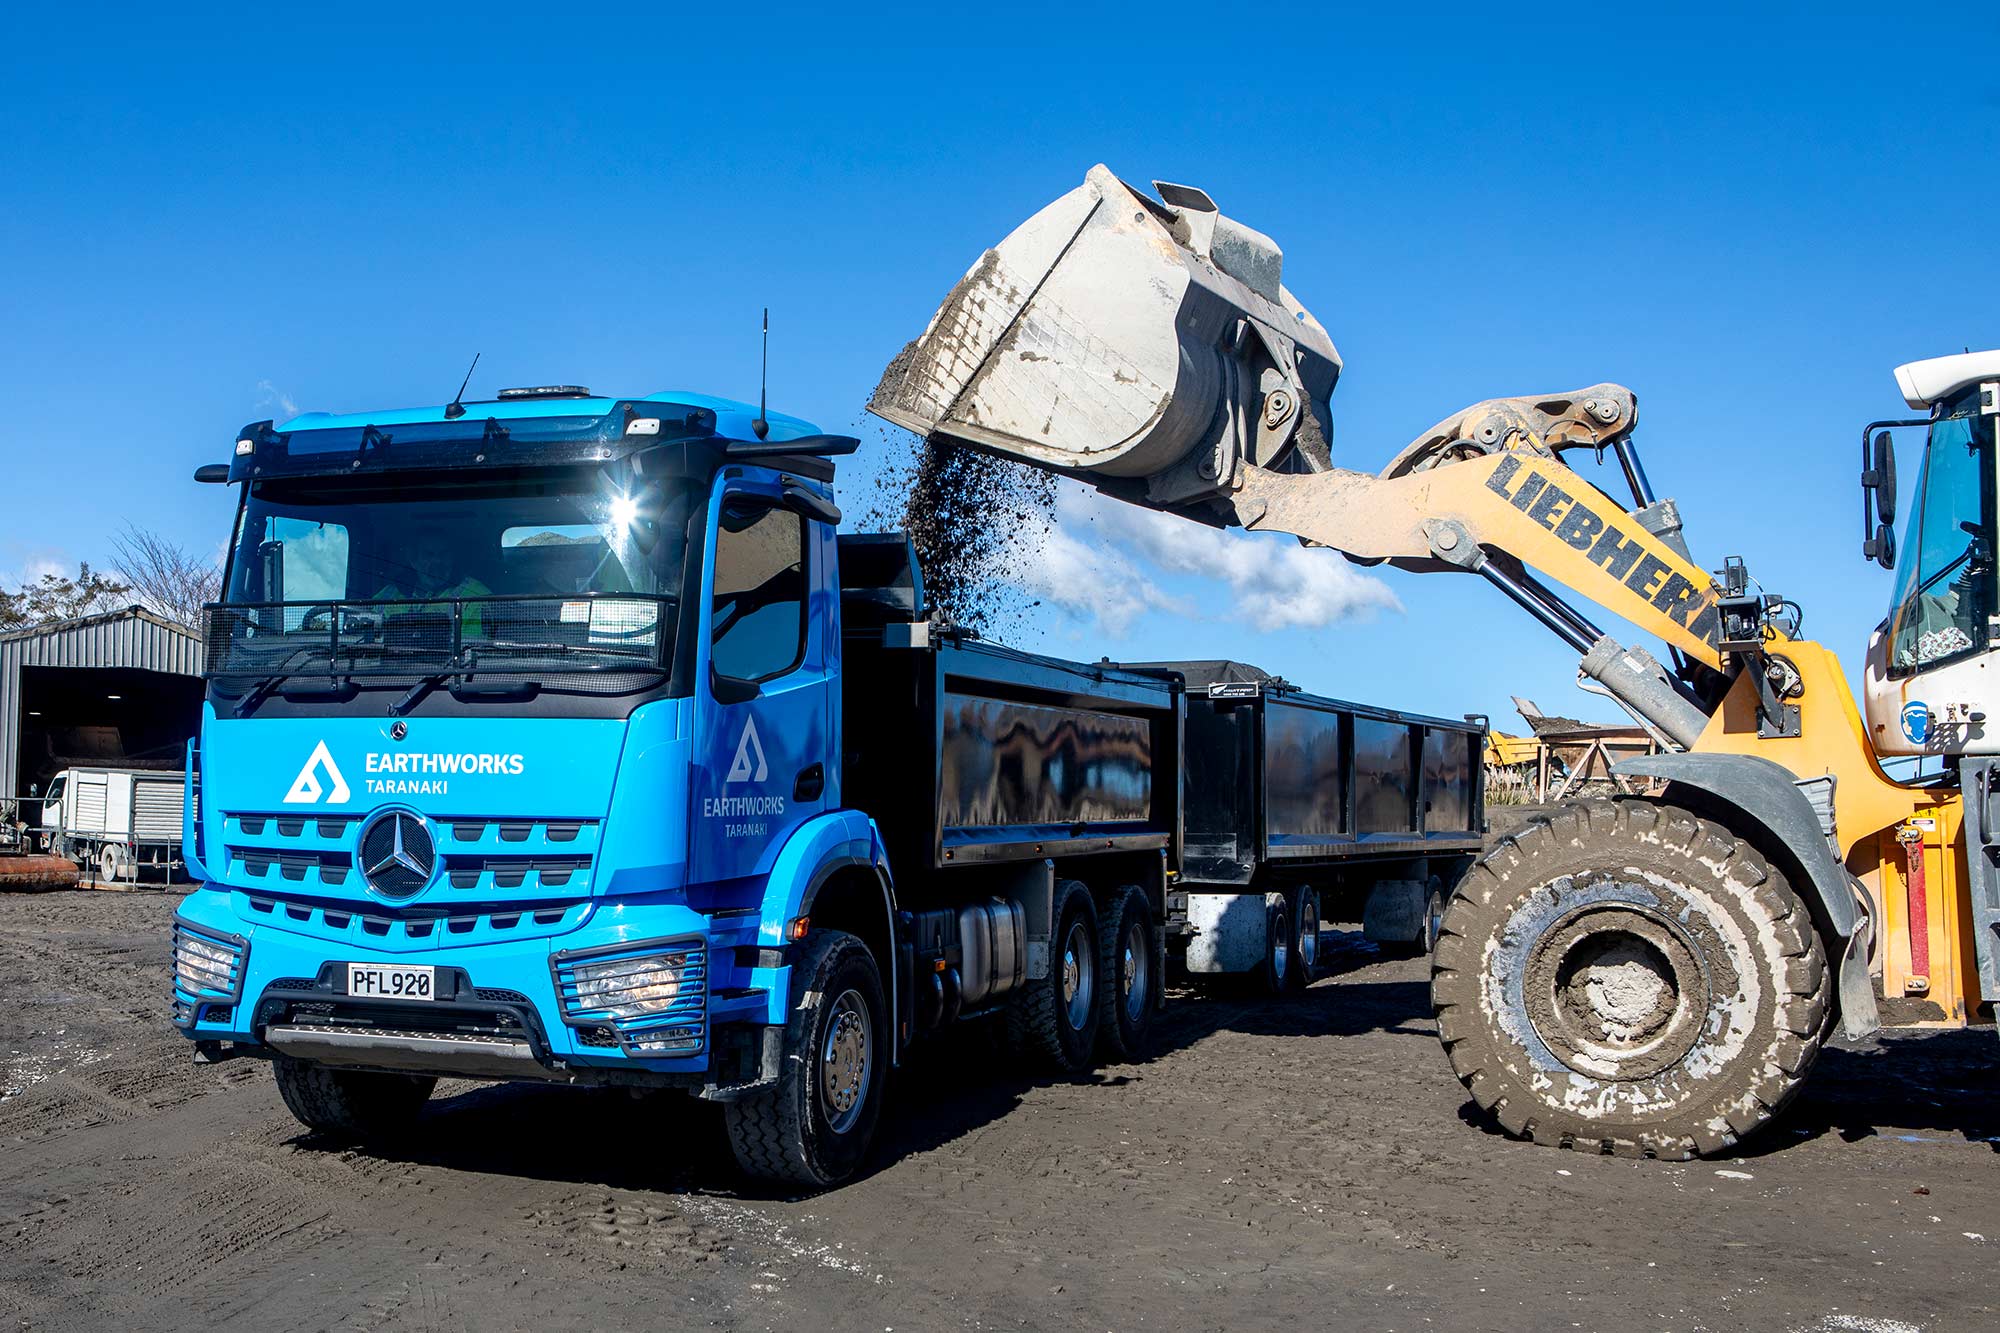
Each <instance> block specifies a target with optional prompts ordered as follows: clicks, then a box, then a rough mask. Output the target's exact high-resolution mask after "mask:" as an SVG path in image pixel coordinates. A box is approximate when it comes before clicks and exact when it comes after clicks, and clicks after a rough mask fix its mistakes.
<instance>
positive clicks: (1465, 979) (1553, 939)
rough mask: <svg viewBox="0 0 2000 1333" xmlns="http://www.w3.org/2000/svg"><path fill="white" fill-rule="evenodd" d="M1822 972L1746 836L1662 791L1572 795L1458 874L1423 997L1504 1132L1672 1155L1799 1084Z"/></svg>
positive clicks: (1801, 915)
mask: <svg viewBox="0 0 2000 1333" xmlns="http://www.w3.org/2000/svg"><path fill="white" fill-rule="evenodd" d="M1830 977H1831V973H1830V972H1829V970H1828V968H1827V966H1826V958H1825V955H1824V953H1823V952H1822V950H1821V947H1820V941H1819V936H1818V934H1817V933H1816V932H1815V931H1814V929H1813V925H1812V921H1811V919H1810V918H1809V917H1808V915H1807V912H1806V908H1805V905H1804V904H1803V903H1802V902H1801V901H1800V900H1799V898H1798V896H1797V895H1796V894H1794V893H1793V892H1792V890H1791V888H1790V886H1789V885H1788V884H1787V883H1786V882H1785V879H1784V876H1783V875H1782V874H1780V873H1779V872H1778V871H1777V870H1776V869H1774V868H1773V867H1772V866H1770V865H1768V864H1767V863H1766V862H1765V860H1764V858H1763V857H1762V856H1760V855H1759V854H1758V853H1757V851H1756V850H1755V849H1754V848H1752V847H1751V846H1750V845H1749V844H1748V843H1746V842H1744V841H1742V840H1741V839H1739V838H1737V837H1735V836H1734V835H1733V834H1731V833H1730V832H1729V831H1728V830H1727V829H1725V828H1722V827H1721V826H1719V825H1717V824H1713V823H1710V822H1708V821H1706V820H1703V819H1698V818H1696V817H1695V816H1694V815H1692V814H1690V813H1688V812H1687V811H1685V810H1682V809H1680V808H1678V807H1676V806H1671V805H1663V804H1658V803H1655V802H1651V801H1646V800H1641V799H1626V800H1617V801H1589V802H1583V803H1580V804H1577V805H1573V806H1569V807H1567V808H1565V809H1563V810H1560V811H1558V812H1556V813H1555V814H1554V815H1553V816H1552V817H1550V818H1548V819H1544V820H1538V821H1535V822H1533V823H1531V824H1528V825H1527V826H1525V827H1524V828H1522V829H1521V830H1520V831H1519V832H1518V833H1516V834H1514V835H1512V836H1511V837H1509V838H1508V839H1507V840H1506V841H1504V842H1502V843H1501V844H1500V845H1499V846H1498V847H1496V848H1494V849H1493V850H1492V851H1491V852H1489V853H1487V855H1486V856H1484V857H1483V858H1481V859H1480V861H1479V862H1478V863H1477V864H1476V865H1474V866H1473V868H1472V869H1471V871H1469V872H1468V873H1467V875H1466V876H1465V878H1464V879H1463V880H1462V881H1461V882H1460V883H1459V886H1458V889H1457V892H1456V893H1455V894H1454V895H1453V896H1452V897H1451V899H1450V901H1449V903H1448V905H1447V906H1446V908H1445V912H1444V921H1443V925H1442V929H1441V933H1440V935H1439V938H1438V944H1437V949H1436V952H1435V953H1434V955H1433V957H1432V970H1431V1001H1432V1005H1433V1007H1434V1008H1435V1010H1436V1013H1437V1022H1438V1035H1439V1037H1440V1038H1441V1039H1442V1040H1443V1042H1444V1046H1445V1050H1446V1051H1447V1052H1448V1054H1449V1055H1450V1057H1451V1064H1452V1069H1453V1070H1454V1071H1455V1072H1456V1073H1457V1075H1458V1077H1459V1079H1460V1081H1461V1082H1463V1083H1464V1084H1465V1086H1466V1089H1467V1090H1468V1091H1469V1092H1470V1093H1471V1094H1472V1098H1473V1100H1474V1101H1475V1102H1477V1103H1478V1104H1479V1106H1480V1107H1481V1108H1483V1109H1484V1110H1486V1111H1488V1112H1490V1113H1491V1114H1492V1115H1493V1116H1494V1117H1495V1118H1496V1119H1497V1120H1498V1121H1499V1123H1500V1125H1501V1126H1502V1127H1503V1128H1504V1129H1506V1131H1507V1132H1508V1133H1510V1134H1514V1135H1516V1136H1519V1137H1522V1138H1531V1139H1533V1140H1534V1141H1535V1142H1537V1143H1540V1144H1544V1145H1547V1146H1551V1147H1564V1148H1577V1149H1580V1150H1583V1151H1588V1152H1603V1153H1617V1154H1620V1155H1623V1156H1633V1157H1662V1158H1667V1159H1670V1160H1674V1161H1681V1160H1685V1159H1687V1158H1689V1157H1693V1156H1695V1155H1697V1154H1701V1153H1718V1152H1723V1151H1726V1150H1727V1149H1730V1148H1732V1147H1734V1146H1735V1144H1736V1143H1737V1142H1738V1141H1739V1140H1741V1139H1743V1138H1744V1137H1746V1136H1747V1135H1749V1134H1751V1133H1752V1132H1753V1131H1755V1130H1756V1129H1758V1128H1759V1127H1760V1126H1762V1125H1763V1124H1765V1123H1766V1122H1767V1121H1769V1120H1770V1119H1771V1118H1772V1117H1773V1116H1775V1115H1776V1114H1777V1113H1778V1112H1779V1111H1780V1110H1781V1109H1783V1107H1784V1106H1785V1104H1786V1103H1787V1102H1789V1101H1790V1100H1791V1098H1792V1097H1793V1096H1794V1095H1795V1094H1796V1093H1797V1092H1798V1090H1799V1086H1800V1084H1801V1083H1802V1082H1803V1081H1804V1079H1805V1076H1806V1072H1807V1071H1808V1070H1809V1069H1810V1068H1811V1067H1812V1062H1813V1059H1814V1057H1815V1056H1816V1055H1817V1054H1818V1053H1819V1047H1820V1041H1821V1038H1822V1037H1823V1036H1824V1035H1825V1032H1826V1016H1827V1010H1828V1007H1829V1002H1830V997H1829V991H1830V989H1831V985H1830Z"/></svg>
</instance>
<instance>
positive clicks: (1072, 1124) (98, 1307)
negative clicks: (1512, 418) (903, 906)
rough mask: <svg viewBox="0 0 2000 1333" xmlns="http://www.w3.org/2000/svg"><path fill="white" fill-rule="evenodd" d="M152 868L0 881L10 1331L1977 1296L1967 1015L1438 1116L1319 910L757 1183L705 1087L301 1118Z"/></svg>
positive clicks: (1491, 1324)
mask: <svg viewBox="0 0 2000 1333" xmlns="http://www.w3.org/2000/svg"><path fill="white" fill-rule="evenodd" d="M172 907H173V903H172V900H171V899H169V898H166V897H162V896H159V895H145V894H111V893H79V892H72V893H57V894H41V895H21V894H12V895H10V894H0V995H4V996H5V998H6V1004H5V1006H4V1008H0V1322H4V1323H6V1324H8V1325H9V1326H12V1325H18V1326H20V1327H24V1328H101V1327H139V1328H193V1327H203V1328H215V1327H258V1328H261V1327H285V1328H326V1329H364V1328H377V1327H395V1328H427V1329H428V1328H438V1329H489V1328H515V1327H527V1326H534V1327H537V1328H572V1327H574V1328H592V1327H621V1326H633V1325H638V1324H641V1323H644V1324H647V1325H649V1326H668V1327H706V1326H718V1327H731V1328H735V1327H745V1328H797V1327H815V1328H820V1329H857V1330H876V1331H879V1330H888V1329H932V1328H967V1329H979V1328H996V1327H998V1328H1059V1327H1060V1328H1067V1327H1077V1328H1085V1327H1092V1328H1106V1329H1147V1328H1154V1329H1175V1330H1182V1329H1211V1328H1212V1329H1241V1328H1250V1327H1262V1326H1274V1325H1279V1324H1284V1325H1293V1326H1313V1327H1334V1328H1370V1329H1377V1328H1379V1329H1424V1328H1443V1329H1495V1330H1502V1329H1506V1330H1511V1329H1543V1328H1550V1329H1568V1328H1583V1329H1610V1328H1616V1329H1620V1330H1637V1329H1649V1330H1650V1329H1674V1330H1694V1329H1756V1330H1814V1331H1815V1333H1819V1331H1825V1333H1835V1331H1838V1330H1877V1331H1878V1333H1883V1331H1886V1333H1903V1331H1904V1330H1908V1329H1921V1330H1926V1331H1927V1333H1928V1331H1930V1330H1947V1329H1991V1328H1994V1327H1996V1326H2000V1314H1996V1312H1995V1305H1996V1301H1995V1298H1994V1297H1993V1296H1992V1295H1991V1293H1990V1292H1989V1290H1988V1288H1987V1286H1986V1282H1987V1280H1988V1275H1989V1274H1990V1273H1991V1271H1992V1269H1993V1266H1994V1260H1995V1258H1996V1257H2000V1249H1996V1247H2000V1189H1996V1186H2000V1159H1996V1156H1995V1153H1996V1151H2000V1101H1996V1091H2000V1089H1997V1088H1996V1080H1995V1077H1994V1070H1995V1065H1996V1058H1997V1057H2000V1048H1996V1046H1995V1042H1994V1037H1993V1034H1992V1033H1991V1032H1990V1031H1987V1032H1970V1033H1932V1034H1900V1035H1896V1036H1892V1037H1889V1038H1887V1039H1884V1040H1880V1041H1876V1042H1870V1043H1867V1044H1864V1045H1861V1046H1857V1047H1841V1048H1838V1049H1834V1050H1830V1051H1829V1052H1827V1054H1826V1055H1825V1056H1824V1057H1823V1058H1822V1060H1821V1062H1820V1066H1819V1070H1818V1072H1817V1074H1816V1075H1815V1078H1814V1082H1813V1084H1812V1085H1811V1087H1810V1089H1809V1090H1808V1092H1807V1094H1806V1096H1805V1098H1804V1099H1803V1100H1802V1102H1801V1103H1800V1104H1799V1105H1798V1106H1797V1107H1796V1108H1795V1109H1794V1111H1793V1112H1792V1114H1790V1115H1789V1116H1788V1117H1787V1118H1786V1119H1785V1120H1784V1121H1783V1122H1781V1123H1780V1125H1779V1126H1778V1127H1777V1128H1776V1130H1775V1132H1773V1133H1772V1134H1770V1135H1769V1136H1768V1137H1766V1138H1765V1139H1763V1140H1762V1141H1761V1142H1759V1143H1758V1144H1757V1145H1755V1149H1754V1150H1753V1151H1752V1152H1750V1153H1748V1154H1746V1155H1745V1156H1744V1157H1743V1158H1741V1159H1738V1160H1731V1161H1716V1162H1695V1163H1687V1164H1668V1163H1661V1162H1630V1161H1620V1160H1613V1159H1608V1158H1592V1157H1581V1156H1576V1155H1573V1154H1567V1153H1555V1152H1550V1151H1547V1150H1544V1149H1539V1148H1534V1147H1531V1146H1526V1145H1522V1144H1517V1143H1514V1142H1511V1141H1509V1140H1507V1139H1505V1138H1502V1137H1500V1136H1498V1135H1497V1134H1495V1133H1494V1132H1492V1131H1490V1130H1488V1129H1487V1128H1485V1127H1484V1126H1483V1125H1481V1124H1479V1123H1477V1122H1476V1121H1474V1120H1472V1119H1471V1118H1470V1111H1469V1105H1468V1103H1467V1101H1466V1099H1465V1098H1464V1096H1463V1095H1462V1094H1461V1092H1460V1090H1459V1087H1458V1085H1457V1084H1456V1083H1455V1082H1454V1081H1453V1080H1452V1078H1451V1075H1450V1071H1449V1069H1448V1068H1447V1066H1446V1063H1445V1059H1444V1056H1443V1054H1442V1052H1441V1051H1440V1050H1439V1049H1438V1046H1437V1042H1436V1040H1435V1038H1434V1036H1433V1035H1432V1029H1431V1022H1430V1019H1429V1017H1428V1016H1427V1005H1426V985H1425V975H1424V969H1423V966H1422V964H1421V963H1419V962H1418V961H1416V960H1413V959H1407V958H1393V959H1392V958H1385V957H1384V956H1382V955H1381V954H1379V953H1377V952H1376V951H1375V950H1374V949H1373V948H1371V947H1370V946H1368V945H1366V944H1363V943H1360V942H1359V941H1358V940H1357V939H1356V938H1355V937H1353V936H1348V935H1338V934H1334V933H1331V932H1330V933H1329V934H1328V936H1327V940H1326V942H1327V945H1328V947H1329V950H1330V954H1331V963H1332V968H1333V971H1334V973H1335V975H1333V976H1331V977H1329V978H1328V979H1326V980H1323V981H1321V982H1320V983H1319V984H1318V985H1316V986H1315V987H1313V988H1312V990H1311V991H1309V992H1308V993H1307V994H1306V995H1305V996H1304V997H1302V998H1301V999H1299V1000H1296V1001H1293V1002H1290V1003H1265V1002H1261V1001H1249V1000H1238V999H1198V998H1194V997H1188V996H1181V997H1177V998H1176V1001H1175V1003H1174V1005H1173V1007H1172V1009H1171V1010H1170V1012H1169V1014H1168V1016H1167V1018H1166V1020H1165V1023H1164V1031H1163V1033H1162V1034H1161V1035H1162V1040H1161V1041H1160V1043H1159V1046H1158V1053H1157V1054H1156V1056H1155V1057H1154V1058H1153V1059H1151V1060H1149V1061H1148V1062H1146V1063H1143V1064H1138V1065H1127V1066H1120V1067H1115V1068H1110V1069H1106V1070H1103V1071H1100V1073H1099V1074H1098V1075H1097V1076H1095V1077H1094V1078H1091V1079H1088V1080H1084V1081H1078V1082H1050V1081H1046V1080H1038V1079H1028V1078H1024V1077H1021V1076H1019V1075H1016V1074H1013V1073H1011V1072H1009V1071H1008V1070H1007V1069H1006V1068H1005V1067H1004V1066H1000V1065H997V1064H996V1062H995V1061H994V1060H993V1059H992V1058H991V1055H990V1053H989V1052H986V1051H983V1050H981V1049H979V1045H978V1043H976V1042H975V1043H971V1044H969V1045H968V1046H967V1047H965V1048H964V1053H962V1054H956V1055H945V1054H939V1055H934V1056H932V1057H930V1058H927V1059H924V1060H922V1061H920V1062H918V1063H917V1064H916V1065H915V1066H914V1067H912V1068H909V1069H906V1070H905V1071H903V1073H902V1074H901V1075H900V1076H899V1078H898V1080H897V1083H896V1085H895V1086H894V1087H893V1088H892V1090H891V1094H890V1104H889V1108H888V1111H887V1115H886V1118H885V1122H884V1132H883V1135H882V1141H881V1143H880V1144H879V1146H878V1151H877V1154H876V1158H875V1161H874V1165H873V1167H872V1170H871V1172H870V1173H869V1174H868V1175H867V1176H866V1177H865V1178H863V1179H861V1180H859V1181H857V1182H856V1183H854V1184H852V1185H850V1186H848V1187H847V1188H845V1189H842V1190H839V1191H836V1192H834V1193H831V1194H827V1195H822V1196H819V1197H816V1198H805V1199H790V1198H779V1197H771V1196H768V1195H758V1194H756V1193H754V1192H751V1191H748V1190H746V1189H745V1187H744V1186H743V1184H742V1182H741V1181H739V1180H738V1179H737V1177H736V1175H735V1173H734V1170H733V1168H732V1166H731V1165H730V1162H729V1153H728V1148H727V1145H726V1144H725V1143H724V1141H723V1138H722V1134H721V1127H720V1124H719V1121H718V1119H717V1117H716V1115H715V1113H714V1111H713V1108H709V1107H705V1106H702V1105H700V1104H698V1103H693V1102H689V1101H686V1100H685V1099H679V1098H662V1097H648V1098H643V1099H642V1098H633V1097H630V1096H627V1095H624V1094H622V1093H602V1092H585V1091H576V1090H570V1089H559V1088H548V1089H538V1088H482V1087H479V1086H476V1085H473V1084H450V1085H445V1086H442V1087H441V1088H440V1089H439V1093H438V1096H437V1097H436V1098H435V1099H434V1100H433V1102H432V1104H431V1106H430V1107H429V1109H428V1110H427V1112H426V1114H425V1117H424V1120H423V1122H422V1124H421V1125H420V1127H419V1129H418V1131H417V1132H416V1134H415V1135H414V1136H413V1137H412V1138H411V1139H410V1141H409V1142H408V1143H407V1144H406V1145H403V1146H401V1147H399V1148H398V1149H396V1150H395V1151H394V1152H393V1153H391V1154H382V1153H363V1152H355V1151H351V1150H346V1149H341V1148H337V1147H333V1146H330V1145H327V1144H324V1143H321V1142H319V1141H318V1140H316V1139H315V1138H314V1137H312V1136H310V1135H307V1134H305V1133H303V1132H302V1131H301V1130H300V1129H299V1127H298V1126H297V1125H296V1124H295V1123H294V1122H293V1121H292V1120H291V1118H290V1117H289V1116H288V1115H287V1114H286V1112H285V1110H284V1108H283V1106H282V1105H281V1104H280V1102H279V1100H278V1095H277V1091H276V1089H275V1088H274V1087H273V1085H272V1083H271V1078H270V1075H269V1073H268V1072H267V1071H266V1069H265V1068H264V1067H263V1066H262V1065H261V1064H258V1063H256V1062H253V1061H238V1062H232V1063H228V1064H224V1065H220V1066H212V1067H205V1068H198V1067H196V1066H194V1065H193V1064H191V1063H190V1061H189V1052H188V1049H187V1047H186V1045H185V1043H184V1042H182V1041H181V1039H180V1038H179V1037H177V1036H175V1035H174V1034H173V1032H172V1031H171V1029H170V1028H169V1026H168V1024H167V1021H166V1018H165V1015H164V1008H165V998H164V997H165V989H166V984H167V983H166V965H167V964H166V959H167V948H166V934H167V919H168V916H169V914H170V913H171V911H172Z"/></svg>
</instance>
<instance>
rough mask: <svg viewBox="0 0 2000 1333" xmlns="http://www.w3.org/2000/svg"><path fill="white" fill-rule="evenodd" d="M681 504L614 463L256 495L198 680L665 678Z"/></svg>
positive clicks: (309, 482)
mask: <svg viewBox="0 0 2000 1333" xmlns="http://www.w3.org/2000/svg"><path fill="white" fill-rule="evenodd" d="M697 500H698V497H697V496H696V495H695V494H694V493H693V488H692V487H691V486H690V484H689V483H687V482H686V481H680V480H676V481H668V482H659V481H655V482H652V483H647V484H640V483H638V482H637V481H636V480H635V479H633V478H632V477H631V476H630V475H629V473H627V472H626V471H625V469H623V468H622V467H621V468H619V470H618V472H616V473H614V472H613V471H611V470H609V469H608V468H607V469H599V468H569V469H561V470H554V471H539V472H526V471H524V472H519V473H506V474H499V475H494V476H482V477H479V478H476V479H468V478H466V477H465V476H464V475H463V474H461V475H459V476H458V477H455V478H451V479H449V480H439V481H436V482H421V481H414V480H411V479H410V478H408V477H398V478H393V479H392V478H385V477H382V476H380V475H376V476H372V477H357V478H353V479H351V480H350V479H347V478H333V479H326V478H306V479H294V480H273V481H265V482H259V483H256V484H255V485H253V486H252V487H251V488H250V491H249V494H248V496H247V497H246V498H245V501H244V504H243V508H242V512H241V515H240V518H239V521H238V526H237V534H236V541H235V546H234V549H233V551H232V552H231V556H230V560H229V577H228V583H227V586H226V587H225V589H224V593H223V602H224V605H223V606H221V607H219V608H217V609H216V611H215V613H214V614H213V615H212V616H211V620H210V624H209V632H208V638H209V654H210V656H209V671H210V673H211V674H212V675H222V676H231V675H234V676H272V675H287V674H295V673H296V674H311V675H326V674H329V673H332V674H337V675H343V676H350V675H351V676H367V675H405V676H407V675H412V674H415V675H419V676H422V675H430V674H437V675H440V676H445V675H449V676H459V675H471V674H479V675H482V676H484V675H493V674H499V675H523V674H532V675H536V676H538V677H545V676H548V675H550V674H552V673H554V674H561V675H566V676H567V675H575V676H586V675H589V674H592V673H600V674H601V673H614V674H622V675H626V676H629V675H630V674H631V673H633V672H658V671H662V670H665V669H666V667H667V665H668V663H670V662H671V660H672V642H673V634H674V626H675V621H676V618H677V611H678V607H679V594H680V581H681V571H682V562H683V557H684V555H685V553H686V532H687V516H688V513H689V507H690V506H691V505H692V504H694V503H696V502H697ZM605 683H609V682H605Z"/></svg>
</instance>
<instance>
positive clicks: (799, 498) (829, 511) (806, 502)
mask: <svg viewBox="0 0 2000 1333" xmlns="http://www.w3.org/2000/svg"><path fill="white" fill-rule="evenodd" d="M779 503H780V504H782V505H783V506H784V507H785V508H787V509H789V510H791V511H792V512H793V513H794V514H799V515H802V516H803V517H805V518H810V519H815V520H817V521H818V522H821V523H824V524H826V525H827V526H828V527H832V528H837V527H839V526H840V510H839V509H837V508H835V507H834V506H833V504H832V503H830V502H829V501H827V500H824V499H822V498H821V497H819V496H817V495H814V494H813V493H812V492H811V491H809V490H807V489H806V488H805V487H803V486H786V487H785V498H784V499H783V500H781V501H779Z"/></svg>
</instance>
